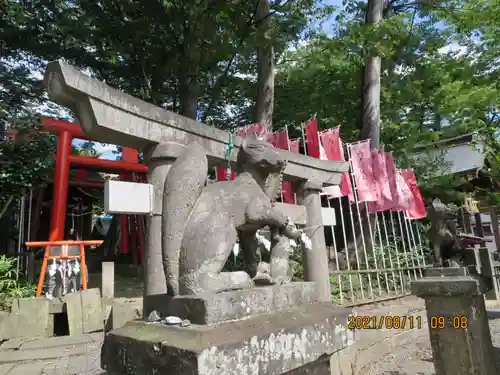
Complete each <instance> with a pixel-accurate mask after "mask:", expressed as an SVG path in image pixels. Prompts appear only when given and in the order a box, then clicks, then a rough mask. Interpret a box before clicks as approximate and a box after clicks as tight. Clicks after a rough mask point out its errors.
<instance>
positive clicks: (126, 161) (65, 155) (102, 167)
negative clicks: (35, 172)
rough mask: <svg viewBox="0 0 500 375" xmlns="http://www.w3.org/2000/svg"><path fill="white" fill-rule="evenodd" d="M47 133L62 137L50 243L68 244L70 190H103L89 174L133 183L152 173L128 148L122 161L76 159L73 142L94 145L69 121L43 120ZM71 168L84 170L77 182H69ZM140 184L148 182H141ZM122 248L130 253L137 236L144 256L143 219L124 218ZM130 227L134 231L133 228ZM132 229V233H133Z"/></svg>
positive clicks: (136, 153) (78, 127)
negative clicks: (114, 176) (132, 239)
mask: <svg viewBox="0 0 500 375" xmlns="http://www.w3.org/2000/svg"><path fill="white" fill-rule="evenodd" d="M41 124H42V127H43V129H44V130H46V131H49V132H51V133H55V134H57V135H58V142H57V153H56V155H55V161H56V165H55V174H54V182H53V198H52V212H51V231H50V237H49V241H62V240H64V238H63V237H64V227H65V223H66V209H67V199H68V186H69V185H76V186H88V187H102V186H104V183H101V182H100V181H85V180H84V179H85V177H86V175H87V172H86V171H87V170H89V169H92V170H99V171H106V172H114V173H120V178H121V179H122V180H124V181H126V180H129V181H132V180H133V179H134V174H135V173H140V174H144V173H146V172H147V171H148V167H147V165H144V164H139V154H138V152H137V150H136V149H132V148H128V147H124V148H123V157H122V159H123V160H121V161H118V160H104V159H98V158H92V157H87V156H80V155H72V154H71V144H72V141H73V139H83V140H87V141H94V140H93V139H91V138H89V137H87V136H86V135H85V134H84V133H83V131H82V129H81V128H80V126H79V125H78V124H72V123H69V122H66V121H61V120H56V119H51V118H47V117H42V118H41ZM70 167H80V169H79V170H77V172H78V173H77V181H69V171H70ZM137 182H145V180H143V181H137ZM120 220H121V221H120V227H121V228H120V229H121V247H120V253H122V254H128V253H129V235H131V236H136V237H137V238H136V240H137V243H138V247H139V249H140V256H141V258H142V256H143V254H144V238H145V225H144V221H143V218H142V217H135V216H128V215H122V216H121V219H120ZM129 225H130V227H129ZM129 228H130V230H129Z"/></svg>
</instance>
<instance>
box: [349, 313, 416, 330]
mask: <svg viewBox="0 0 500 375" xmlns="http://www.w3.org/2000/svg"><path fill="white" fill-rule="evenodd" d="M422 326H423V319H422V317H421V316H419V315H416V316H412V315H380V316H376V315H350V316H349V317H348V318H347V329H414V328H417V329H420V328H422Z"/></svg>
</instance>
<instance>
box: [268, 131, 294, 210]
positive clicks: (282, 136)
mask: <svg viewBox="0 0 500 375" xmlns="http://www.w3.org/2000/svg"><path fill="white" fill-rule="evenodd" d="M267 141H268V142H269V143H271V144H272V145H273V146H274V147H275V148H279V149H282V150H288V146H289V142H290V141H289V139H288V132H286V131H280V132H276V133H270V134H268V135H267ZM281 194H282V196H283V202H284V203H290V204H293V203H295V198H294V196H293V190H292V183H291V182H290V181H283V182H282V183H281Z"/></svg>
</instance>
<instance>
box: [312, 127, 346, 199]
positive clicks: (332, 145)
mask: <svg viewBox="0 0 500 375" xmlns="http://www.w3.org/2000/svg"><path fill="white" fill-rule="evenodd" d="M319 137H320V146H321V148H322V149H323V150H324V153H325V155H326V159H327V160H333V161H345V155H344V147H343V144H342V140H341V139H340V126H337V127H335V128H332V129H328V130H327V131H325V132H323V133H321V134H320V135H319ZM320 151H321V149H320ZM323 192H325V193H328V195H329V197H330V198H340V197H344V196H347V197H349V200H351V201H354V195H353V194H352V184H351V179H350V177H349V172H345V173H344V174H343V175H342V180H341V182H340V185H339V186H328V187H326V188H324V189H323Z"/></svg>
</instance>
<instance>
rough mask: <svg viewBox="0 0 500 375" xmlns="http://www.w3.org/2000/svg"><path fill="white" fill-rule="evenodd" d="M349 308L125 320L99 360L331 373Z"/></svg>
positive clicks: (165, 367) (191, 372) (161, 370)
mask: <svg viewBox="0 0 500 375" xmlns="http://www.w3.org/2000/svg"><path fill="white" fill-rule="evenodd" d="M349 313H350V310H346V309H338V308H334V307H332V306H331V305H330V304H325V303H320V302H316V303H311V304H304V305H302V306H299V307H296V308H289V309H285V310H282V311H280V312H277V313H273V314H262V315H260V316H256V317H251V318H248V319H244V320H239V321H233V322H226V323H222V324H215V325H202V326H200V325H193V326H190V327H178V326H166V325H163V324H161V323H146V322H138V321H136V322H128V323H127V324H126V325H125V326H123V327H122V328H119V329H116V330H114V331H111V332H110V333H109V334H108V335H107V336H106V338H105V340H104V344H103V348H102V355H101V366H102V368H103V369H105V370H107V371H109V372H110V373H113V374H115V373H116V374H120V375H153V374H172V375H174V374H182V375H198V374H199V375H242V374H262V375H265V374H290V375H292V374H293V375H301V374H315V375H330V362H329V358H330V356H331V355H332V354H333V353H334V352H336V351H338V350H340V349H342V348H345V347H347V346H348V343H349V338H350V334H351V332H350V331H348V330H347V329H346V322H347V315H348V314H349Z"/></svg>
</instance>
